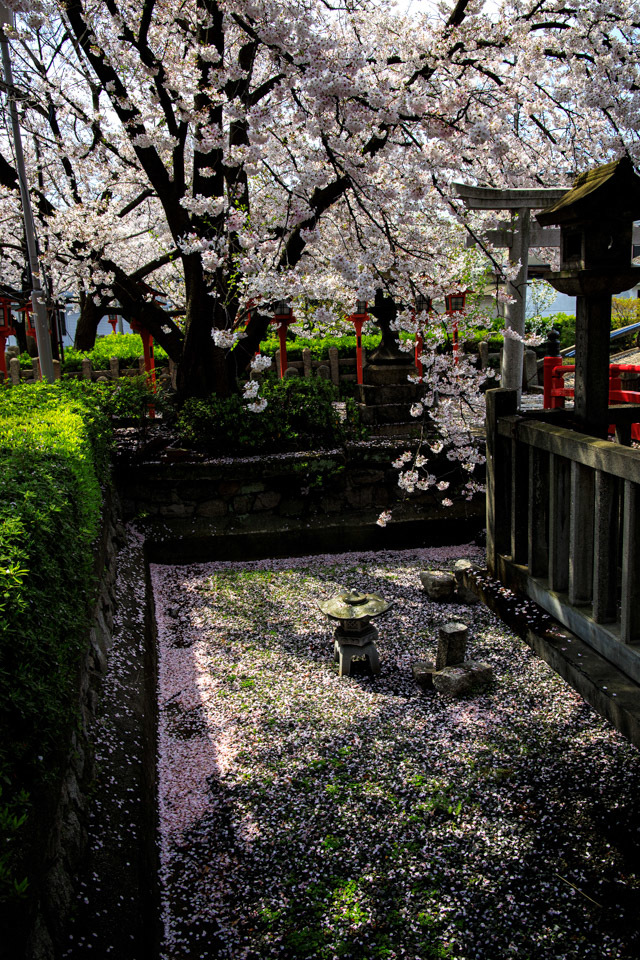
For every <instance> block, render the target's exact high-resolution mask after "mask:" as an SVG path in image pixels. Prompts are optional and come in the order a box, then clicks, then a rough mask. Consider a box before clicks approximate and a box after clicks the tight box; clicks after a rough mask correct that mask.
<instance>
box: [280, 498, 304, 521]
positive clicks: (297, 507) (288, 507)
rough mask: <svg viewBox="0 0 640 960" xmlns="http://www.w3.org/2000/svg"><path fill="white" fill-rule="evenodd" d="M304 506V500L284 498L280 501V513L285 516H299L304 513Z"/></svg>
mask: <svg viewBox="0 0 640 960" xmlns="http://www.w3.org/2000/svg"><path fill="white" fill-rule="evenodd" d="M304 508H305V504H304V501H303V500H294V499H292V500H284V501H283V502H281V503H280V506H279V508H278V513H280V514H282V516H283V517H299V516H301V515H302V514H303V513H304Z"/></svg>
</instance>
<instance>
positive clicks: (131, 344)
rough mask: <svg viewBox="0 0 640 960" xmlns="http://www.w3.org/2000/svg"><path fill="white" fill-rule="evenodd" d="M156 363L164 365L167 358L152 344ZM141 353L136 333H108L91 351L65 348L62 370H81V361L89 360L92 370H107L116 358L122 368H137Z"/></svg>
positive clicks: (162, 351) (138, 335)
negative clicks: (112, 358) (112, 359)
mask: <svg viewBox="0 0 640 960" xmlns="http://www.w3.org/2000/svg"><path fill="white" fill-rule="evenodd" d="M153 352H154V356H155V359H156V363H162V364H166V363H167V362H168V357H167V354H166V352H165V351H164V350H163V348H162V347H161V346H160V344H159V343H154V351H153ZM142 353H143V348H142V337H141V336H140V334H138V333H110V334H109V335H108V336H106V337H98V339H97V340H96V343H95V346H94V348H93V350H89V351H86V352H85V351H82V350H76V349H75V348H74V347H67V348H66V350H65V351H64V363H63V365H62V369H63V371H64V372H65V373H72V372H75V371H78V370H80V369H81V368H82V361H83V360H86V359H89V360H91V363H92V364H93V369H94V370H108V369H109V360H110V359H111V357H117V358H118V359H119V361H120V365H121V366H123V367H137V366H138V357H141V356H142Z"/></svg>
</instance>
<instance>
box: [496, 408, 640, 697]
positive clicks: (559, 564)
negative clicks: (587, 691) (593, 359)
mask: <svg viewBox="0 0 640 960" xmlns="http://www.w3.org/2000/svg"><path fill="white" fill-rule="evenodd" d="M516 410H517V395H516V393H515V391H510V390H490V391H488V393H487V566H488V568H489V572H490V573H491V574H492V575H493V576H495V577H497V578H499V579H500V580H502V581H503V582H504V583H505V584H506V585H508V586H513V587H516V588H517V589H519V590H520V591H522V592H524V593H525V594H527V595H528V596H529V597H530V598H531V599H532V600H535V601H536V602H537V603H539V604H540V605H541V606H542V607H544V608H545V609H546V610H547V611H548V612H549V613H550V614H551V615H552V616H554V617H556V618H557V619H558V620H559V621H560V622H561V623H563V624H564V625H565V626H566V627H567V628H568V629H569V630H571V631H573V632H574V633H576V634H577V635H578V636H579V637H581V639H583V640H584V641H585V642H587V643H589V644H590V645H591V646H592V647H593V648H595V649H596V650H598V651H599V652H600V653H601V654H602V655H603V656H604V657H606V658H607V659H608V660H609V661H611V662H612V663H614V664H616V665H617V666H618V667H619V668H620V669H622V670H623V671H624V672H625V673H627V675H628V676H630V677H632V678H633V679H634V680H636V681H638V682H640V529H639V527H640V450H637V449H631V448H629V447H626V446H622V445H619V444H617V443H612V442H609V441H607V440H602V439H599V438H597V437H591V436H588V435H586V434H584V433H579V432H577V431H576V430H574V429H570V428H568V426H567V423H568V414H567V413H566V412H565V411H563V410H558V411H549V412H542V411H540V412H539V413H532V414H530V415H524V414H520V415H518V414H517V412H516ZM609 410H610V418H611V422H612V423H613V424H615V425H616V426H620V427H621V429H625V428H628V427H629V426H630V424H631V423H632V422H638V421H640V407H638V406H637V405H631V404H629V405H626V406H614V407H610V408H609Z"/></svg>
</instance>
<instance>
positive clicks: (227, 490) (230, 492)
mask: <svg viewBox="0 0 640 960" xmlns="http://www.w3.org/2000/svg"><path fill="white" fill-rule="evenodd" d="M239 489H240V483H239V481H237V480H221V481H220V483H219V484H218V493H219V494H220V496H221V497H233V496H235V495H236V493H237V492H238V490H239Z"/></svg>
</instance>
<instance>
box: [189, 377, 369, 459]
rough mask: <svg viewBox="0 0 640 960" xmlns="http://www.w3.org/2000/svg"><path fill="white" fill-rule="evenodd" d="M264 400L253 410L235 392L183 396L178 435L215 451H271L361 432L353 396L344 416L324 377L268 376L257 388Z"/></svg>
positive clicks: (325, 443)
mask: <svg viewBox="0 0 640 960" xmlns="http://www.w3.org/2000/svg"><path fill="white" fill-rule="evenodd" d="M261 395H262V396H263V397H264V398H265V399H266V401H267V408H266V409H265V410H264V411H263V412H262V413H253V412H251V411H250V410H248V408H247V403H246V402H245V401H244V400H243V399H242V397H239V396H233V397H228V398H226V399H220V398H218V397H210V398H209V399H207V400H187V402H186V403H185V404H184V406H183V407H182V410H181V411H180V414H179V415H178V419H177V432H178V435H179V437H180V441H181V442H182V443H184V444H187V445H188V446H191V447H194V448H196V449H199V450H203V451H205V452H207V453H209V454H212V455H215V456H224V455H227V454H243V455H245V456H250V455H252V454H254V453H276V452H282V451H287V450H309V449H317V448H319V447H336V446H340V445H341V444H343V443H345V441H347V440H348V439H355V438H357V437H360V436H362V435H363V429H362V427H361V425H360V422H359V417H358V413H357V409H356V406H355V403H354V401H353V400H351V399H348V400H346V401H345V402H344V403H345V406H344V411H346V414H345V417H344V418H343V417H342V416H341V415H340V413H339V411H338V410H337V409H336V406H335V403H336V401H337V400H338V392H337V390H336V388H335V387H334V386H333V384H332V383H330V382H329V381H328V380H322V379H320V378H314V379H303V378H300V379H291V380H288V379H285V380H276V379H271V378H269V379H268V380H266V381H265V383H264V384H263V386H262V389H261Z"/></svg>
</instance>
